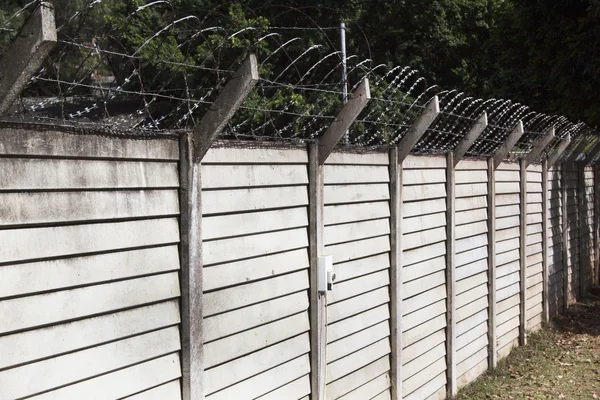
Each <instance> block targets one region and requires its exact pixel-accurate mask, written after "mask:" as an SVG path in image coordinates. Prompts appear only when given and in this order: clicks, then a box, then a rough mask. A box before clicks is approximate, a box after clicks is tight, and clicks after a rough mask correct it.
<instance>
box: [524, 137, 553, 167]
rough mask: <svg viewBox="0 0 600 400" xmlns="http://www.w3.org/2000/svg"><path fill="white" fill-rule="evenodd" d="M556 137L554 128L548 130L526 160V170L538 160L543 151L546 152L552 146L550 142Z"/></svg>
mask: <svg viewBox="0 0 600 400" xmlns="http://www.w3.org/2000/svg"><path fill="white" fill-rule="evenodd" d="M554 137H555V130H554V127H552V128H550V129H549V130H548V132H546V134H545V135H544V137H543V138H542V140H540V141H539V142H537V144H536V145H535V146H534V148H533V150H531V153H529V155H528V156H527V158H525V168H527V167H528V166H529V165H530V164H532V163H533V162H534V161H535V160H537V159H538V157H539V156H540V154H542V151H544V149H545V148H546V147H547V146H548V145H549V144H550V142H552V140H554Z"/></svg>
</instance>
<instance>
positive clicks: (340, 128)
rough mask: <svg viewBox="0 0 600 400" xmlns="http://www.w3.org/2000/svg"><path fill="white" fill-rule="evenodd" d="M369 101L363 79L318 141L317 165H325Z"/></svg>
mask: <svg viewBox="0 0 600 400" xmlns="http://www.w3.org/2000/svg"><path fill="white" fill-rule="evenodd" d="M370 99H371V91H370V89H369V80H368V79H365V80H364V81H362V83H361V84H360V86H359V87H357V88H356V90H355V91H354V92H353V93H352V94H351V95H350V98H349V99H348V102H347V103H346V104H344V107H342V109H341V110H340V112H339V113H338V115H337V116H336V118H335V121H333V122H332V123H331V125H329V127H328V128H327V130H326V131H325V133H324V134H323V136H322V137H321V138H320V139H319V141H318V146H319V165H323V164H325V161H326V160H327V158H328V157H329V155H330V154H331V152H332V151H333V149H334V147H335V146H336V145H337V144H338V142H339V141H340V139H341V138H342V137H343V136H344V135H345V134H346V132H347V131H348V128H350V125H352V123H353V122H354V121H355V120H356V118H358V115H359V114H360V112H361V111H362V110H363V109H364V108H365V107H366V106H367V104H368V103H369V100H370Z"/></svg>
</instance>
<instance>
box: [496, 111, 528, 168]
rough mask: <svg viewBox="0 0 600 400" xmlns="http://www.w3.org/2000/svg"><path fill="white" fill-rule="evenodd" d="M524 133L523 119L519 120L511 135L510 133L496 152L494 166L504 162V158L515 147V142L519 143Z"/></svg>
mask: <svg viewBox="0 0 600 400" xmlns="http://www.w3.org/2000/svg"><path fill="white" fill-rule="evenodd" d="M523 133H524V130H523V121H519V122H518V123H517V126H515V128H514V129H513V131H512V132H511V133H510V135H508V137H507V138H506V140H505V141H504V143H503V144H502V145H501V146H500V147H499V148H498V150H497V151H496V154H494V168H498V166H499V165H500V164H501V163H502V160H504V158H506V156H507V155H508V153H509V152H510V151H511V150H512V148H513V147H515V144H517V142H518V141H519V139H520V138H521V136H523Z"/></svg>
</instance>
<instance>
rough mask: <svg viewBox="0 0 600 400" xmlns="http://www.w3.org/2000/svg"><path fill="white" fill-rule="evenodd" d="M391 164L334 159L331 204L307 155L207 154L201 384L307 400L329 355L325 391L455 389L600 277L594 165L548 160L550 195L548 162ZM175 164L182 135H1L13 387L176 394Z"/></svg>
mask: <svg viewBox="0 0 600 400" xmlns="http://www.w3.org/2000/svg"><path fill="white" fill-rule="evenodd" d="M232 145H235V147H232ZM315 159H316V158H315ZM390 159H391V157H390V150H389V149H385V148H380V149H375V150H372V151H368V152H363V153H349V152H340V151H336V152H334V153H333V154H332V155H331V156H330V157H329V158H328V160H327V162H326V164H325V165H324V166H323V167H322V168H323V170H322V173H323V175H322V176H323V182H322V183H321V184H322V193H323V196H322V197H321V196H319V195H318V193H319V191H318V186H319V184H318V183H316V184H315V183H311V182H309V176H310V171H311V168H312V167H311V165H310V162H311V161H310V160H311V157H309V154H308V152H307V149H306V148H305V147H296V148H292V147H290V146H276V145H270V146H264V147H262V148H260V147H259V146H256V144H254V146H253V147H252V148H251V147H250V144H249V143H230V144H229V145H227V146H226V145H225V144H219V145H217V146H213V148H212V149H210V150H209V152H208V153H207V154H206V156H205V157H204V158H203V160H202V165H201V168H200V177H201V182H200V183H201V188H202V190H201V193H200V194H199V196H198V198H197V199H196V200H197V202H198V203H197V204H200V205H201V211H202V212H201V214H202V215H201V222H200V224H199V226H198V227H197V228H198V229H199V231H200V232H201V237H202V247H201V253H202V257H201V258H202V263H201V264H202V265H201V266H200V267H201V274H200V276H201V280H202V290H201V293H198V294H199V295H201V305H202V307H201V312H200V314H198V315H193V316H192V321H190V322H191V324H192V325H193V324H198V325H199V326H201V327H202V329H201V331H202V337H201V338H196V339H197V340H198V341H199V342H198V343H201V346H200V348H201V350H202V351H201V353H200V354H201V359H200V360H198V361H199V365H201V366H202V369H201V371H200V373H201V374H202V379H201V382H203V383H202V388H201V391H202V393H203V396H204V397H205V398H207V399H230V398H235V399H246V398H247V399H263V400H264V399H296V400H300V399H309V398H311V391H312V390H313V389H312V388H314V387H315V380H318V378H319V376H317V375H318V374H317V373H316V372H315V370H314V367H313V366H315V365H316V366H319V365H322V367H318V368H321V369H322V371H323V372H322V374H323V376H322V377H321V378H322V384H323V388H324V393H325V396H324V398H326V399H366V398H373V399H392V398H396V397H398V396H399V395H402V397H403V398H405V399H426V398H427V399H443V398H445V397H446V396H447V394H448V393H450V391H452V390H454V388H453V387H459V388H460V387H463V386H465V385H467V384H469V383H470V382H472V381H473V380H474V379H476V378H477V377H478V376H480V375H481V374H483V373H484V372H485V371H486V370H488V369H489V368H490V367H491V366H493V364H494V363H495V362H497V359H498V358H502V357H505V356H506V355H508V354H509V352H510V350H511V349H512V348H514V347H515V346H517V345H519V344H522V343H523V342H524V332H526V331H534V330H537V329H539V328H540V327H541V323H542V321H544V320H545V318H546V316H545V312H544V309H545V306H546V305H547V307H548V309H549V313H550V315H551V316H553V315H556V314H558V313H562V312H563V311H564V306H565V304H566V302H567V301H571V302H572V301H574V300H575V299H576V298H580V296H581V294H582V293H583V292H582V291H581V289H582V288H583V289H585V288H589V287H590V286H591V285H592V277H593V276H594V274H593V267H594V266H595V265H596V258H595V257H596V247H597V245H598V244H597V235H595V234H594V232H593V231H594V227H595V226H596V221H595V217H596V214H595V204H598V202H597V201H596V198H595V195H596V194H595V193H596V191H595V190H594V169H593V168H591V167H588V168H586V169H585V170H583V169H582V168H580V167H577V166H568V167H567V166H559V167H553V168H552V169H550V171H549V172H547V177H548V188H547V193H548V196H547V197H548V200H547V201H546V202H544V198H545V197H544V195H543V190H544V186H543V183H542V182H543V180H544V176H545V174H546V172H545V171H543V170H542V168H541V166H539V165H530V166H529V167H528V168H527V170H526V171H525V172H522V171H524V170H523V169H522V168H521V166H520V165H519V164H518V163H511V162H504V163H502V164H501V165H500V167H499V168H498V169H497V170H495V171H491V170H490V165H491V163H488V161H487V160H462V161H460V162H459V163H458V165H457V166H456V167H455V168H454V167H453V166H452V165H450V166H449V164H448V163H449V161H448V160H449V159H447V158H446V157H445V156H408V157H407V158H406V159H405V160H404V162H403V163H402V166H401V168H396V166H393V165H390ZM392 159H393V158H392ZM178 160H179V145H178V143H177V142H176V141H174V140H166V139H162V140H159V139H149V140H135V139H124V138H115V137H111V138H108V137H100V136H82V135H72V134H68V133H59V132H34V131H26V130H9V129H4V130H1V131H0V165H1V166H2V168H0V200H1V201H0V244H1V245H0V315H1V316H2V318H0V354H2V357H0V387H1V388H2V390H1V391H0V399H17V398H23V397H32V398H36V399H37V398H57V399H58V398H82V399H83V398H88V397H90V396H91V394H97V393H102V398H114V399H117V398H119V399H120V398H128V397H129V396H133V397H132V398H136V399H155V398H156V399H158V398H160V399H177V398H180V397H181V385H182V383H181V382H185V374H186V372H185V371H184V372H183V373H182V368H181V365H180V359H184V358H185V356H186V352H187V351H189V350H188V349H186V346H184V345H183V342H182V341H181V340H180V334H182V332H180V330H181V329H183V328H182V325H181V322H182V321H181V318H180V299H179V297H180V293H182V292H184V291H185V289H186V288H183V287H181V284H180V273H181V272H182V271H181V270H180V258H179V252H180V250H181V249H180V248H179V247H180V229H183V228H180V226H184V225H186V221H181V220H179V218H178V217H179V212H180V205H179V197H178V196H179V193H178V192H179V190H180V181H179V172H180V171H179V169H178ZM392 167H394V168H392ZM396 170H398V171H401V172H400V174H399V175H398V176H394V172H393V171H396ZM565 170H566V171H567V172H566V173H564V174H563V171H565ZM521 173H523V174H524V176H521ZM449 177H451V179H450V178H449ZM490 177H491V178H490ZM563 179H564V180H563ZM523 182H524V184H523ZM565 183H566V186H565V185H564V184H565ZM309 184H311V185H313V186H315V185H316V186H317V190H309V189H310V187H311V186H310V185H309ZM397 184H398V185H400V189H399V193H400V196H395V195H394V196H392V189H393V188H394V187H395V185H397ZM563 188H564V191H563ZM494 193H495V195H494ZM564 193H566V194H567V196H568V198H567V199H565V198H564ZM523 199H524V202H523ZM319 201H322V203H321V204H319ZM578 204H579V206H577V205H578ZM311 207H312V208H314V207H316V209H319V207H322V213H321V214H318V215H321V217H322V218H312V217H311V215H312V214H311V212H309V211H310V210H311ZM394 210H398V211H397V212H396V211H394ZM452 210H454V212H453V211H452ZM565 211H566V213H565ZM544 215H546V216H547V220H546V221H547V223H546V225H547V239H546V238H545V237H546V236H545V235H544V226H545V225H544V224H545V222H544ZM563 216H564V217H568V218H563ZM563 219H564V220H563ZM581 222H585V223H581ZM318 224H322V226H321V227H320V228H319V226H318ZM394 226H398V227H399V231H398V232H395V231H394V228H393V227H394ZM563 227H565V228H566V230H565V231H563ZM187 228H189V227H187ZM187 228H186V229H187ZM320 231H322V232H323V235H322V238H319V240H321V241H322V245H323V251H322V253H323V254H329V255H332V256H333V261H334V272H335V273H336V275H337V281H336V284H335V285H334V288H333V291H331V292H328V294H327V297H326V306H325V307H324V311H323V312H324V313H325V314H324V315H323V317H324V318H323V319H322V321H323V322H322V324H323V326H317V325H315V324H316V322H315V321H319V319H318V318H313V315H314V313H316V312H318V311H317V310H318V307H317V306H316V304H317V303H316V300H315V299H314V298H313V295H311V280H312V279H313V276H314V267H313V269H312V270H311V266H310V260H311V256H310V254H311V246H312V245H311V243H315V242H319V241H315V240H312V239H314V238H311V237H310V236H309V232H320ZM398 233H400V234H399V235H398ZM396 237H398V239H396ZM563 237H564V238H566V239H567V242H564V243H565V244H566V245H565V246H564V248H563ZM448 249H453V253H451V254H449V253H448ZM490 249H491V250H490ZM394 254H400V256H399V258H398V260H399V261H398V260H394ZM565 260H566V261H568V263H567V264H566V265H563V261H565ZM544 265H546V269H547V271H544ZM182 268H188V266H186V265H184V264H182ZM546 272H547V273H546ZM394 276H398V277H400V280H399V282H398V287H392V286H391V285H392V282H394V281H395V280H394V279H393V277H394ZM546 276H547V281H546V280H545V277H546ZM565 282H566V284H565ZM545 288H547V289H545ZM565 293H567V294H568V296H569V297H568V299H567V298H566V297H565V295H564V294H565ZM181 301H184V300H183V299H182V300H181ZM396 304H399V305H400V307H399V308H398V310H399V312H398V315H395V314H394V312H395V311H394V310H395V309H396V307H395V306H394V305H396ZM311 321H312V322H311ZM188 325H190V324H188ZM183 326H184V327H185V326H186V324H183ZM315 331H318V332H320V333H315ZM183 333H185V332H183ZM311 335H312V336H311ZM181 337H183V338H185V335H184V334H182V335H181ZM193 339H194V338H192V340H193ZM396 343H398V344H399V345H396ZM319 353H322V354H323V360H322V364H319V362H316V363H315V362H313V361H314V359H315V358H316V357H319V356H318V354H319ZM181 378H183V381H182V380H181ZM394 382H399V383H398V386H397V387H396V386H394V385H395V383H394ZM184 384H185V383H184ZM316 384H317V385H318V383H316Z"/></svg>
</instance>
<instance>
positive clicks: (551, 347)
mask: <svg viewBox="0 0 600 400" xmlns="http://www.w3.org/2000/svg"><path fill="white" fill-rule="evenodd" d="M457 399H462V400H466V399H469V400H471V399H473V400H475V399H519V400H520V399H600V290H599V289H593V290H591V291H590V293H589V296H588V297H586V298H585V299H583V300H582V301H580V302H579V303H576V304H573V305H572V306H569V312H568V314H567V315H564V316H559V317H557V318H555V319H554V320H553V321H552V322H551V323H549V324H545V326H544V328H543V329H542V330H541V331H539V332H537V333H534V334H531V335H530V338H529V345H528V346H525V347H519V348H517V349H514V350H513V352H512V353H511V354H510V355H509V356H508V357H507V358H506V359H504V360H502V361H501V362H500V364H499V365H498V368H496V369H495V370H493V371H490V372H488V373H487V374H486V375H484V376H482V377H481V378H479V379H478V380H477V381H476V382H474V383H473V384H472V385H470V386H468V387H467V388H465V389H463V390H461V391H460V392H459V395H458V397H457Z"/></svg>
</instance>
